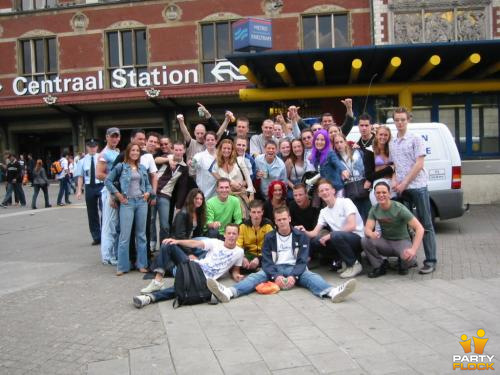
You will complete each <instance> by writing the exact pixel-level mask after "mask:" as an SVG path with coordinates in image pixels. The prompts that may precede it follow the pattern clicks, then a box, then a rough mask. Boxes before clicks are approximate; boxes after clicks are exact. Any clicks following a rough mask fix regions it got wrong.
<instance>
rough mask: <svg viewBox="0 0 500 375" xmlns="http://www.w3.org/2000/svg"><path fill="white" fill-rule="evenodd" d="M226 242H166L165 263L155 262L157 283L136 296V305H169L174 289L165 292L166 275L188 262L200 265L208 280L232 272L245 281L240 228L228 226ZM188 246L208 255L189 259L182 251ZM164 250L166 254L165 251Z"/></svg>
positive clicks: (154, 282)
mask: <svg viewBox="0 0 500 375" xmlns="http://www.w3.org/2000/svg"><path fill="white" fill-rule="evenodd" d="M224 238H225V240H224V242H222V241H220V240H217V239H211V238H207V239H205V240H202V241H198V240H176V239H173V238H167V239H165V240H164V241H163V245H162V247H163V246H165V247H166V248H165V249H163V248H162V251H161V252H160V254H162V257H163V258H162V259H159V260H156V264H157V265H158V266H157V267H156V268H155V270H154V271H155V272H156V276H155V279H154V280H152V281H151V283H150V284H149V285H148V286H147V287H146V288H144V289H142V290H141V293H143V294H144V295H139V296H135V297H134V299H133V301H134V305H135V307H137V308H138V309H140V308H142V307H144V306H146V305H149V304H150V303H154V302H160V301H166V300H169V299H173V298H175V290H174V287H169V288H165V283H166V280H165V279H164V278H163V276H164V275H165V273H166V272H167V271H169V272H173V269H168V268H169V267H172V266H177V265H178V264H180V263H185V262H189V261H192V262H198V264H199V265H200V267H201V269H202V270H203V273H204V274H205V277H207V278H211V279H212V280H216V279H218V278H220V277H222V276H223V275H225V274H226V273H227V272H228V271H229V270H231V276H232V278H233V279H234V280H235V281H240V280H241V279H243V275H241V274H240V267H241V264H242V262H243V249H242V248H241V247H238V246H236V239H237V238H238V225H237V224H228V225H227V226H226V231H225V232H224ZM180 246H187V247H191V248H198V249H202V250H204V251H206V255H205V256H204V257H203V258H202V259H196V257H195V256H194V255H190V256H189V257H188V256H187V255H186V253H185V252H184V251H183V250H182V249H181V248H180ZM164 250H165V251H164Z"/></svg>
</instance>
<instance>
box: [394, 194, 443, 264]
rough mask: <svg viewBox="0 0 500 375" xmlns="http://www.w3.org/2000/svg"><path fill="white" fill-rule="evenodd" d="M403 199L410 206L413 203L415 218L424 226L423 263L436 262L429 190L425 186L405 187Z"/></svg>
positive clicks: (434, 234)
mask: <svg viewBox="0 0 500 375" xmlns="http://www.w3.org/2000/svg"><path fill="white" fill-rule="evenodd" d="M402 198H403V200H405V201H407V202H409V203H410V205H411V207H413V205H415V208H416V209H417V218H418V220H419V221H420V223H421V224H422V226H423V227H424V230H425V232H424V240H423V243H424V252H425V261H424V263H434V264H435V263H436V262H437V254H436V233H435V232H434V227H433V226H432V214H431V202H430V198H429V190H427V187H423V188H418V189H407V190H405V191H404V192H403V195H402Z"/></svg>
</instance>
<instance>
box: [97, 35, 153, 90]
mask: <svg viewBox="0 0 500 375" xmlns="http://www.w3.org/2000/svg"><path fill="white" fill-rule="evenodd" d="M106 38H107V43H108V74H109V79H110V81H112V74H113V71H114V70H115V69H119V68H120V69H123V70H125V71H126V74H129V73H130V72H132V71H133V72H135V74H136V75H138V74H139V73H142V72H147V70H148V57H147V56H148V55H147V50H148V48H147V36H146V30H145V29H134V30H117V31H109V32H108V33H106ZM127 82H128V83H127V87H130V86H131V84H130V83H131V82H130V80H128V79H127Z"/></svg>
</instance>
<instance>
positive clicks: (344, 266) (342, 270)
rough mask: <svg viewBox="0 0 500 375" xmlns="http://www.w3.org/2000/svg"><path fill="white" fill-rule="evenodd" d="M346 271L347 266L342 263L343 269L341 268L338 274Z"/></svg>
mask: <svg viewBox="0 0 500 375" xmlns="http://www.w3.org/2000/svg"><path fill="white" fill-rule="evenodd" d="M346 269H347V264H345V262H342V267H340V268H339V269H338V270H337V273H343V272H344V271H345V270H346Z"/></svg>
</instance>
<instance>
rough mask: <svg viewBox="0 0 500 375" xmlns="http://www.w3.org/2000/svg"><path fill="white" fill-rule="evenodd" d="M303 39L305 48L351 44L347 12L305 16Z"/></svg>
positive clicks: (303, 19) (346, 45) (303, 18)
mask: <svg viewBox="0 0 500 375" xmlns="http://www.w3.org/2000/svg"><path fill="white" fill-rule="evenodd" d="M302 40H303V46H304V49H315V48H333V47H348V46H350V41H349V22H348V17H347V13H335V14H317V15H307V16H303V17H302Z"/></svg>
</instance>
